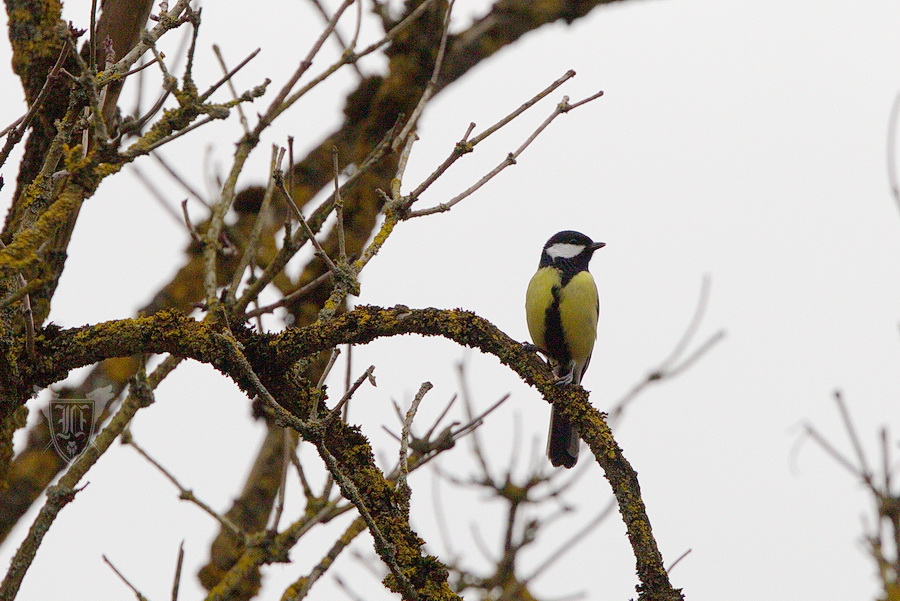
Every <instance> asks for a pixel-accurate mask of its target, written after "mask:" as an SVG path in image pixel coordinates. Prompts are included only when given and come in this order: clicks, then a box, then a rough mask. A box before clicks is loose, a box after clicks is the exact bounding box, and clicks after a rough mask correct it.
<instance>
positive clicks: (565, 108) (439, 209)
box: [407, 94, 601, 219]
mask: <svg viewBox="0 0 900 601" xmlns="http://www.w3.org/2000/svg"><path fill="white" fill-rule="evenodd" d="M600 96H601V94H595V95H594V96H592V97H590V98H586V99H585V100H582V101H580V102H577V103H575V104H574V105H571V104H569V97H568V96H563V99H562V101H561V102H560V103H559V104H557V105H556V109H555V110H554V111H553V113H551V114H550V116H549V117H547V118H546V119H545V120H544V122H543V123H541V124H540V125H539V126H538V128H537V129H536V130H534V132H532V133H531V135H530V136H528V138H527V139H526V140H525V141H524V142H523V143H522V145H521V146H519V147H518V148H517V149H516V150H514V151H513V152H511V153H509V154H508V155H507V156H506V158H505V159H504V160H503V161H501V162H500V164H499V165H497V166H496V167H494V169H492V170H491V171H490V172H488V173H487V174H486V175H485V176H483V177H482V178H481V179H479V180H478V181H477V182H475V183H474V184H472V185H471V186H469V187H468V188H467V189H466V190H464V191H463V192H460V193H459V194H457V195H456V196H454V197H453V198H451V199H450V200H448V201H447V202H445V203H440V204H438V205H436V206H434V207H430V208H427V209H420V210H418V211H410V212H409V214H408V215H407V219H411V218H413V217H423V216H425V215H433V214H435V213H443V212H445V211H449V210H450V209H451V208H453V206H454V205H456V204H457V203H459V202H460V201H462V200H463V199H465V198H467V197H469V196H471V195H472V194H473V193H474V192H475V191H477V190H478V189H479V188H481V187H482V186H483V185H485V184H486V183H487V182H489V181H490V180H492V179H493V178H494V177H496V176H497V175H498V174H499V173H500V172H501V171H503V170H504V169H506V168H507V167H509V166H511V165H515V164H516V160H517V159H518V158H519V156H520V155H521V154H522V153H523V152H525V149H526V148H528V146H530V145H531V143H532V142H533V141H534V140H535V139H536V138H537V137H538V136H539V135H540V134H541V132H543V131H544V130H545V129H546V128H547V127H548V126H549V125H550V123H552V122H553V120H554V119H556V118H557V117H559V116H560V115H562V114H564V113H568V112H569V111H570V110H572V108H574V107H575V106H581V105H583V104H584V103H585V102H588V101H589V100H592V99H594V98H599V97H600ZM470 144H471V142H470ZM415 200H416V195H415V193H413V194H410V196H409V201H408V203H407V206H408V205H409V204H411V203H412V202H414V201H415Z"/></svg>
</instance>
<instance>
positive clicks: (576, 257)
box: [541, 230, 606, 269]
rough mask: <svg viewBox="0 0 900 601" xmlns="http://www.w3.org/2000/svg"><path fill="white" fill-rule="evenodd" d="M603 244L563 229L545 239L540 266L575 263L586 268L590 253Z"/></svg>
mask: <svg viewBox="0 0 900 601" xmlns="http://www.w3.org/2000/svg"><path fill="white" fill-rule="evenodd" d="M604 246H606V243H605V242H594V241H593V240H591V239H590V238H588V237H587V236H585V235H584V234H582V233H581V232H573V231H572V230H564V231H562V232H559V233H556V234H553V236H551V237H550V239H549V240H547V243H546V244H545V245H544V250H543V252H542V253H541V267H545V266H548V265H558V266H562V265H575V266H577V267H578V268H579V269H587V266H588V263H589V262H590V260H591V255H593V254H594V251H595V250H598V249H600V248H603V247H604Z"/></svg>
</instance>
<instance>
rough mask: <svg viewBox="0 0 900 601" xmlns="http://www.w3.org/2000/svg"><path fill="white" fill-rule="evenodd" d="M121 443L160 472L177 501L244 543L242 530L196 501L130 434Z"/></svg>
mask: <svg viewBox="0 0 900 601" xmlns="http://www.w3.org/2000/svg"><path fill="white" fill-rule="evenodd" d="M122 442H124V443H125V444H127V445H129V446H131V447H132V448H133V449H134V450H135V451H137V452H138V454H139V455H140V456H141V457H143V458H144V459H146V460H147V461H148V462H149V463H150V464H151V465H153V467H155V468H156V469H158V470H159V471H160V473H161V474H162V475H163V476H165V477H166V479H167V480H168V481H169V482H171V483H172V484H174V485H175V488H177V489H178V493H179V495H178V498H179V499H181V500H183V501H190V502H191V503H193V504H194V505H196V506H197V507H199V508H200V509H202V510H203V511H204V512H205V513H206V514H207V515H209V516H211V517H212V518H213V519H215V520H216V521H217V522H219V523H220V524H221V525H222V526H224V527H225V528H226V529H227V530H228V531H229V532H231V534H232V535H234V537H235V538H237V539H238V540H242V541H245V542H246V540H247V534H246V533H245V532H244V531H243V530H241V528H240V527H238V526H237V525H236V524H235V523H234V522H232V521H231V520H230V519H228V518H227V517H226V516H224V515H220V514H219V513H217V512H216V511H215V510H214V509H213V508H212V507H210V506H209V505H207V504H206V503H204V502H203V501H201V500H200V499H198V498H197V497H196V496H195V495H194V492H193V491H192V490H190V489H188V488H185V487H184V486H182V484H181V483H180V482H179V481H178V479H176V478H175V476H173V475H172V473H171V472H169V470H167V469H166V468H164V467H163V466H162V464H160V463H159V462H158V461H156V459H154V458H153V457H151V456H150V455H149V454H148V453H147V451H145V450H144V449H143V448H142V447H141V446H140V445H138V444H137V443H136V442H135V441H134V437H133V436H132V434H131V433H130V432H126V433H125V434H123V436H122Z"/></svg>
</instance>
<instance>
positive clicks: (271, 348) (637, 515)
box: [2, 306, 682, 600]
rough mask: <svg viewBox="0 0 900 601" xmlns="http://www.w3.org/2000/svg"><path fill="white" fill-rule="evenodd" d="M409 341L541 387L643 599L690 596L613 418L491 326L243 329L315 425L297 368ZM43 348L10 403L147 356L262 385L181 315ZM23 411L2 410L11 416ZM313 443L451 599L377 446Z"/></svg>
mask: <svg viewBox="0 0 900 601" xmlns="http://www.w3.org/2000/svg"><path fill="white" fill-rule="evenodd" d="M403 334H420V335H424V336H441V337H443V338H447V339H450V340H453V341H455V342H457V343H458V344H461V345H465V346H468V347H472V348H477V349H479V350H481V351H482V352H484V353H487V354H491V355H494V356H495V357H497V358H498V359H499V360H500V361H501V363H503V364H505V365H507V366H509V367H510V368H511V369H512V370H513V371H515V372H516V373H517V374H519V376H520V377H521V378H522V379H523V380H525V381H526V382H527V383H528V384H530V385H532V386H534V387H535V388H537V389H538V390H539V391H540V392H541V394H542V395H543V396H544V398H545V399H547V400H548V401H549V402H552V403H554V404H556V405H557V406H558V407H560V408H561V410H562V411H563V413H564V414H565V415H566V416H567V417H569V418H570V419H571V420H572V422H573V423H574V424H575V426H576V427H577V428H578V431H579V433H581V435H582V437H583V438H584V440H585V441H586V442H587V443H588V445H589V446H590V448H591V451H592V452H593V454H594V457H595V458H596V460H597V462H598V463H599V464H600V465H601V467H602V468H603V470H604V472H605V474H606V477H607V479H608V480H609V482H610V485H611V486H612V488H613V491H614V494H615V496H616V499H617V500H618V504H619V510H620V513H621V514H622V518H623V520H624V521H625V525H626V528H627V531H628V537H629V540H630V541H631V544H632V548H633V550H634V553H635V558H636V563H637V572H638V576H639V578H640V580H641V584H640V586H639V587H638V591H639V593H640V598H641V599H647V600H663V599H665V600H675V599H681V598H682V597H681V593H680V591H678V590H675V589H673V588H672V586H671V584H670V583H669V580H668V576H667V574H666V572H665V570H664V568H663V565H662V556H661V554H660V553H659V550H658V548H657V545H656V542H655V540H654V539H653V534H652V530H651V527H650V522H649V520H648V518H647V513H646V509H645V507H644V503H643V500H642V499H641V495H640V487H639V485H638V481H637V475H636V473H635V472H634V470H633V469H632V467H631V465H630V464H629V463H628V461H627V460H626V459H625V457H624V455H623V454H622V450H621V449H620V448H619V446H618V444H617V443H616V441H615V440H614V438H613V436H612V432H611V431H610V429H609V427H608V426H607V424H606V421H605V417H604V415H603V414H602V413H601V412H599V411H597V410H596V409H595V408H594V407H593V406H591V404H590V402H589V399H588V395H587V393H586V392H585V391H584V390H583V389H582V388H580V387H572V386H567V387H560V386H556V385H554V383H553V376H552V374H551V373H550V371H549V370H548V369H547V367H546V365H545V364H544V363H543V362H542V361H541V360H540V359H539V358H538V357H537V356H536V355H534V354H533V353H529V352H527V351H526V350H525V348H524V347H523V346H522V345H521V344H520V343H518V342H517V341H515V340H513V339H511V338H510V337H509V336H507V335H506V334H504V333H503V332H501V331H500V330H498V329H497V328H496V327H495V326H494V325H493V324H491V323H490V322H488V321H487V320H485V319H483V318H481V317H479V316H477V315H475V314H474V313H471V312H468V311H463V310H459V309H456V310H441V309H434V308H428V309H409V308H407V307H404V306H398V307H393V308H382V307H374V306H361V307H358V308H356V309H354V310H353V311H349V312H347V313H345V314H342V315H340V316H337V317H334V318H332V319H329V320H327V321H323V322H318V323H315V324H313V325H310V326H306V327H302V328H293V329H289V330H287V331H285V332H283V333H281V334H278V335H266V334H259V333H256V332H253V331H251V330H236V331H235V332H234V340H235V341H236V342H237V344H238V345H239V346H240V347H241V348H242V350H243V353H244V355H245V356H246V358H247V361H248V362H249V364H250V365H251V366H252V367H253V370H254V372H255V373H256V375H257V376H258V377H259V381H261V382H262V383H263V384H264V385H265V386H266V388H267V390H269V392H270V393H271V394H272V395H273V396H274V398H275V399H276V400H277V401H278V402H279V403H280V404H282V406H283V407H284V408H285V409H286V410H287V411H288V412H290V413H291V414H293V415H295V416H296V417H298V418H300V419H307V418H308V417H309V415H308V412H309V403H308V402H306V400H307V399H305V398H304V396H305V394H304V393H303V391H300V390H299V389H298V386H297V383H295V382H292V381H291V379H290V375H289V374H290V373H291V370H290V367H291V366H292V365H293V364H294V363H295V362H297V361H299V360H301V359H305V358H309V357H313V356H315V355H316V354H318V353H320V352H322V351H325V350H328V349H331V348H334V347H335V346H338V345H341V344H348V343H350V344H366V343H368V342H371V341H373V340H375V339H377V338H383V337H391V336H398V335H403ZM35 344H36V347H37V356H38V360H37V361H33V362H27V361H24V360H22V361H20V365H22V366H27V367H25V368H24V369H22V371H21V373H20V378H19V379H18V381H17V382H15V383H14V389H10V388H7V389H6V390H5V391H4V392H5V393H7V394H6V397H7V398H10V397H13V396H14V397H15V398H18V399H19V400H20V402H24V400H25V399H27V398H28V395H29V394H30V392H31V390H32V386H41V387H43V386H47V385H49V384H51V383H53V382H55V381H58V380H61V379H63V378H64V377H65V376H66V375H67V373H68V372H69V370H71V369H75V368H77V367H81V366H84V365H89V364H92V363H96V362H98V361H102V360H104V359H108V358H111V357H124V356H130V355H134V354H138V353H171V354H174V355H177V356H181V357H187V358H191V359H194V360H197V361H200V362H203V363H208V364H210V365H212V366H214V367H215V368H216V369H218V370H219V371H221V372H222V373H224V374H226V375H228V376H229V377H231V378H232V379H233V380H234V381H235V382H236V383H237V384H238V385H239V386H240V387H241V388H242V389H243V390H245V391H246V392H248V393H249V394H253V391H254V386H255V384H254V383H253V382H252V381H250V380H249V379H248V378H247V375H246V373H245V372H246V369H245V368H244V367H243V366H240V365H238V364H237V363H236V362H235V360H234V347H233V345H234V342H231V341H229V338H228V335H227V334H226V335H223V334H222V333H220V332H219V330H218V328H217V326H214V325H209V324H205V323H201V322H198V321H196V320H194V319H193V318H191V317H188V316H185V315H183V314H181V313H177V312H168V311H163V312H160V313H157V314H154V315H151V316H148V317H142V318H137V319H123V320H118V321H111V322H105V323H101V324H97V325H93V326H85V327H81V328H74V329H69V330H60V329H56V328H53V327H48V328H45V329H44V330H42V331H41V332H40V334H39V335H38V336H37V338H36V340H35ZM20 345H21V348H20V349H19V352H20V353H23V359H24V353H25V350H24V342H21V343H20ZM301 388H302V386H301ZM11 393H12V394H11ZM15 408H16V407H15V406H5V407H2V415H8V414H9V413H10V412H11V411H12V410H14V409H15ZM313 442H314V443H316V444H317V446H319V445H322V447H323V448H324V449H327V451H328V452H329V453H331V454H332V455H333V456H334V457H335V458H336V459H337V461H338V464H339V465H340V466H341V468H342V470H344V473H345V474H346V475H347V476H348V477H349V478H350V479H351V480H352V482H353V485H354V486H355V487H356V489H357V490H358V491H359V493H360V494H361V496H362V498H363V499H365V502H366V504H367V508H368V510H369V511H370V512H371V514H372V515H373V517H374V519H375V521H376V522H377V524H378V526H379V528H380V529H381V531H382V532H383V534H384V536H385V538H386V539H387V540H390V541H392V543H393V544H394V545H395V548H394V549H391V550H388V551H385V552H386V553H389V554H391V555H392V559H393V560H395V561H396V562H397V564H398V565H399V566H400V567H401V568H402V569H403V570H404V571H405V572H406V570H408V571H409V572H408V573H409V580H410V582H411V583H412V585H413V586H414V587H415V588H416V590H417V591H418V592H419V594H420V595H423V596H425V598H444V597H445V596H446V595H447V594H450V593H449V589H446V588H445V586H446V570H445V568H444V567H443V566H442V565H441V564H440V563H439V562H438V561H437V560H436V559H435V558H434V557H430V556H423V555H421V550H420V545H421V541H420V540H419V539H418V537H417V536H416V535H415V533H414V532H413V531H412V530H411V529H410V527H409V523H408V519H407V518H406V516H405V515H404V513H403V512H402V511H401V509H400V507H401V504H399V503H398V502H397V499H395V496H396V493H395V491H394V488H393V487H392V486H391V485H390V484H389V483H388V482H387V480H386V479H385V478H384V475H383V474H381V472H380V471H379V470H378V469H377V468H376V467H375V462H374V457H373V455H372V450H371V447H370V446H369V444H368V441H367V440H366V438H365V436H363V434H362V433H361V432H360V431H359V429H358V428H356V427H352V426H348V425H347V424H344V423H343V422H339V421H336V422H334V423H332V424H331V425H330V426H329V427H328V428H327V429H326V431H325V432H323V433H322V438H319V440H313ZM450 595H452V594H450Z"/></svg>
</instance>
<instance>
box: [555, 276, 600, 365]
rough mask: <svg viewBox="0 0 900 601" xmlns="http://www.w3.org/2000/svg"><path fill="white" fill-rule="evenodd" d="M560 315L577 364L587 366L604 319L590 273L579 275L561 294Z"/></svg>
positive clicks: (568, 343)
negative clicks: (601, 319) (599, 322)
mask: <svg viewBox="0 0 900 601" xmlns="http://www.w3.org/2000/svg"><path fill="white" fill-rule="evenodd" d="M559 315H560V318H561V321H562V326H563V332H564V333H565V339H566V344H567V346H568V347H569V354H570V355H571V356H572V359H574V360H575V362H576V363H583V362H584V361H586V360H587V358H588V357H590V356H591V351H593V349H594V341H595V340H596V339H597V320H598V319H599V318H600V297H599V295H598V294H597V285H596V284H595V283H594V278H593V277H592V276H591V274H590V273H589V272H587V271H582V272H580V273H578V274H576V275H575V277H573V278H572V279H571V280H569V283H568V284H566V286H565V287H564V288H563V289H562V290H561V291H560V295H559Z"/></svg>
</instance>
